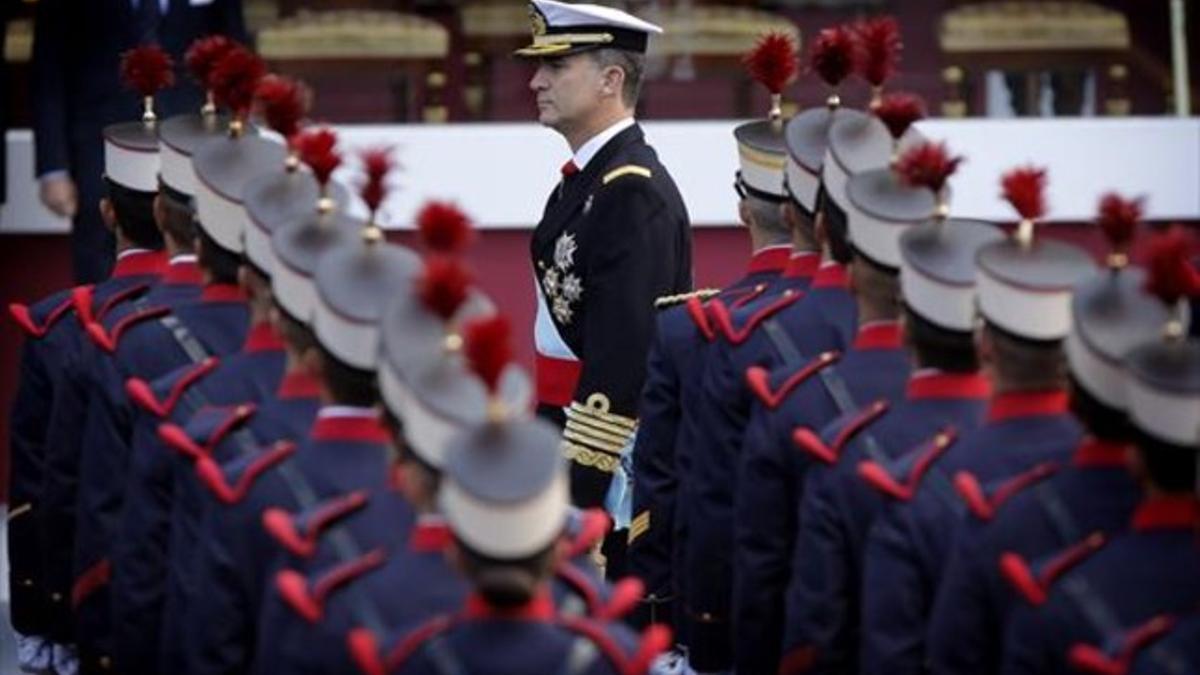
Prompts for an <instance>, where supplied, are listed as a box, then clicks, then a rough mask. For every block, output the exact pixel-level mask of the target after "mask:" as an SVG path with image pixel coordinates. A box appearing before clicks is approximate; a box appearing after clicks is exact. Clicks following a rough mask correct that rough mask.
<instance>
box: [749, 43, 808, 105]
mask: <svg viewBox="0 0 1200 675" xmlns="http://www.w3.org/2000/svg"><path fill="white" fill-rule="evenodd" d="M798 58H799V55H798V54H797V51H796V42H795V41H794V40H792V37H791V36H790V35H788V34H787V33H781V32H772V33H767V34H766V35H763V36H762V37H761V38H759V40H758V44H756V45H755V46H754V49H753V50H751V51H750V53H749V54H746V56H745V57H744V58H743V59H742V63H744V64H745V66H746V70H748V71H750V77H753V78H754V79H755V80H758V82H759V83H760V84H762V86H764V87H766V88H767V91H769V92H771V93H772V94H779V93H782V92H783V88H784V87H786V86H788V84H790V83H791V82H792V80H794V79H795V78H796V71H797V70H799V63H798V61H797V59H798Z"/></svg>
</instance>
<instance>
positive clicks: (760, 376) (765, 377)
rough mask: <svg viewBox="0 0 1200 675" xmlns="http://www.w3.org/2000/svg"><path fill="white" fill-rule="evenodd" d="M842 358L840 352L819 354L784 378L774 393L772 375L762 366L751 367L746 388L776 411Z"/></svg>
mask: <svg viewBox="0 0 1200 675" xmlns="http://www.w3.org/2000/svg"><path fill="white" fill-rule="evenodd" d="M841 357H842V355H841V353H840V352H836V351H829V352H823V353H821V354H818V355H817V357H816V358H814V359H812V360H810V361H809V362H808V363H806V364H804V365H803V366H801V367H800V369H799V370H797V371H796V372H794V373H792V374H791V375H788V376H787V377H786V378H784V380H783V382H781V383H780V384H779V387H778V388H776V389H775V390H774V391H772V390H771V373H770V371H768V370H767V369H766V368H763V367H762V366H750V367H749V368H747V369H746V386H747V387H749V388H750V391H751V392H753V393H754V395H755V396H756V397H758V400H759V401H761V402H762V404H763V405H765V406H766V407H767V408H769V409H771V410H774V409H775V408H778V407H779V404H781V403H783V401H784V399H786V398H787V397H788V395H789V394H791V393H792V392H793V391H795V389H796V387H799V386H800V385H801V384H803V383H804V382H805V381H806V380H808V378H810V377H812V376H813V375H814V374H815V373H817V372H819V371H821V370H822V369H824V368H826V367H828V366H829V365H830V364H832V363H834V362H836V361H837V360H838V359H840V358H841Z"/></svg>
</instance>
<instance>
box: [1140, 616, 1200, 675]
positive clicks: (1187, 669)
mask: <svg viewBox="0 0 1200 675" xmlns="http://www.w3.org/2000/svg"><path fill="white" fill-rule="evenodd" d="M1127 672H1128V673H1129V675H1187V674H1188V673H1195V672H1200V614H1192V615H1191V616H1188V617H1186V618H1183V619H1180V620H1179V621H1176V622H1173V623H1172V625H1171V627H1170V632H1169V633H1167V634H1166V635H1165V636H1163V637H1162V639H1160V640H1157V641H1155V642H1152V643H1150V644H1149V645H1148V646H1146V647H1144V648H1142V649H1140V650H1138V651H1137V652H1136V653H1135V655H1134V658H1133V662H1132V663H1131V664H1130V665H1129V670H1128V671H1127Z"/></svg>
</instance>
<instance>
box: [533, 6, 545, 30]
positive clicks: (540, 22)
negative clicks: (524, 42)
mask: <svg viewBox="0 0 1200 675" xmlns="http://www.w3.org/2000/svg"><path fill="white" fill-rule="evenodd" d="M529 24H530V27H531V28H532V30H533V35H534V37H537V36H540V35H545V34H546V17H545V16H544V15H543V14H542V12H541V11H540V10H538V8H537V7H536V6H534V5H533V4H530V5H529Z"/></svg>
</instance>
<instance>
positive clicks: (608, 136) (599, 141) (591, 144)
mask: <svg viewBox="0 0 1200 675" xmlns="http://www.w3.org/2000/svg"><path fill="white" fill-rule="evenodd" d="M631 126H633V118H632V117H626V118H625V119H623V120H621V121H620V122H617V123H616V124H614V125H612V126H611V127H609V128H607V129H605V130H604V131H601V132H600V133H598V134H596V135H595V136H592V137H591V138H589V139H588V141H587V142H586V143H584V144H583V145H581V146H579V149H578V150H576V151H575V156H574V157H572V158H571V160H572V161H574V162H575V166H577V167H579V170H580V171H583V169H584V168H585V167H586V166H587V165H588V162H590V161H592V158H593V157H595V156H596V153H598V152H600V148H603V147H604V145H605V144H606V143H608V142H609V141H611V140H612V139H613V137H614V136H616V135H617V134H619V133H621V132H622V131H625V130H626V129H628V128H629V127H631Z"/></svg>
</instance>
